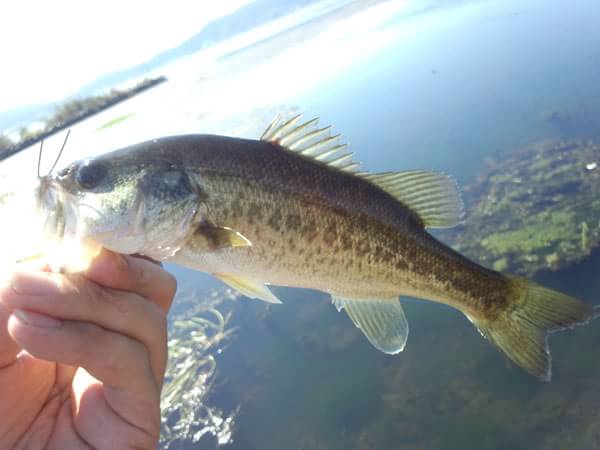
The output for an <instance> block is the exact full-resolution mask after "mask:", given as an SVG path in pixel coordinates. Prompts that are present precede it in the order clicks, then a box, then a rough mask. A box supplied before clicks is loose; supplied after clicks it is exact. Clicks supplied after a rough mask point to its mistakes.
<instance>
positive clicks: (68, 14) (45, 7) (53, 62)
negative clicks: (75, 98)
mask: <svg viewBox="0 0 600 450" xmlns="http://www.w3.org/2000/svg"><path fill="white" fill-rule="evenodd" d="M251 1H252V0H219V1H215V0H196V1H186V0H169V1H168V2H166V1H154V0H149V1H139V0H128V1H121V0H103V1H95V2H86V1H76V0H75V1H73V0H53V1H45V0H19V1H7V2H3V5H2V9H1V14H2V19H3V20H2V25H1V26H0V55H1V57H2V63H0V64H1V67H2V69H1V70H0V111H6V110H9V109H13V108H15V107H18V106H22V105H28V104H35V103H46V102H52V101H57V100H60V99H62V98H64V97H65V96H68V95H70V94H72V93H74V92H75V91H77V90H78V89H79V88H80V87H82V86H83V85H85V84H86V83H88V82H90V81H93V80H94V79H96V78H97V77H98V76H100V75H102V74H104V73H107V72H111V71H114V70H119V69H123V68H127V67H130V66H133V65H136V64H138V63H141V62H143V61H146V60H148V59H150V58H152V57H153V56H154V55H156V54H157V53H160V52H162V51H164V50H167V49H170V48H173V47H176V46H177V45H179V44H181V43H182V42H184V41H185V40H187V39H188V38H190V37H191V36H192V35H194V34H195V33H197V32H199V31H200V30H201V29H202V27H203V26H204V25H205V24H207V23H208V22H210V21H211V20H214V19H215V18H218V17H220V16H223V15H227V14H229V13H231V12H233V11H235V10H236V9H237V8H239V7H240V6H242V5H244V4H247V3H251Z"/></svg>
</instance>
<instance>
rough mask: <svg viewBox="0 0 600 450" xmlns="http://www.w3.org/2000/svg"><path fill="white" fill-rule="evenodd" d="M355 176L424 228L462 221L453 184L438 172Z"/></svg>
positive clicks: (460, 206)
mask: <svg viewBox="0 0 600 450" xmlns="http://www.w3.org/2000/svg"><path fill="white" fill-rule="evenodd" d="M358 175H359V176H362V177H363V178H365V179H367V180H369V181H370V182H371V183H373V184H375V185H377V186H379V187H380V188H381V189H383V190H384V191H386V192H387V193H388V194H391V195H392V196H394V197H395V198H396V199H398V200H399V201H400V202H402V203H403V204H404V205H406V206H407V207H409V208H410V209H411V210H412V211H414V212H415V213H416V214H418V216H419V217H420V218H421V220H422V221H423V224H424V225H425V226H426V227H430V228H445V227H453V226H454V225H456V224H458V223H459V222H460V221H461V219H462V217H463V202H462V199H461V196H460V192H459V190H458V186H457V184H456V180H455V179H454V178H453V177H451V176H448V175H446V174H444V173H442V172H432V171H427V170H409V171H405V172H386V173H364V172H361V173H360V174H358Z"/></svg>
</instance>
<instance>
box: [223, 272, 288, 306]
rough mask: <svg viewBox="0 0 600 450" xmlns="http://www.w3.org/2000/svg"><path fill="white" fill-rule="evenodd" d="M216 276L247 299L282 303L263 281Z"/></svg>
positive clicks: (226, 274)
mask: <svg viewBox="0 0 600 450" xmlns="http://www.w3.org/2000/svg"><path fill="white" fill-rule="evenodd" d="M214 276H215V277H217V278H218V279H219V280H221V281H222V282H223V283H225V284H227V285H228V286H231V287H232V288H233V289H235V290H236V291H238V292H239V293H240V294H243V295H245V296H246V297H250V298H257V299H259V300H262V301H265V302H267V303H274V304H280V303H281V300H279V299H278V298H277V297H276V296H275V294H273V292H271V290H270V289H269V288H268V287H267V286H265V284H264V283H263V282H261V281H256V280H253V279H250V278H245V277H242V276H239V275H232V274H229V273H215V274H214Z"/></svg>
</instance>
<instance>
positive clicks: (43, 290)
mask: <svg viewBox="0 0 600 450" xmlns="http://www.w3.org/2000/svg"><path fill="white" fill-rule="evenodd" d="M61 281H62V277H60V275H56V274H51V273H44V272H19V273H16V274H15V275H13V277H12V279H11V281H10V285H11V287H12V289H13V290H14V291H15V292H16V293H17V294H22V295H50V294H57V293H58V292H59V291H60V284H61Z"/></svg>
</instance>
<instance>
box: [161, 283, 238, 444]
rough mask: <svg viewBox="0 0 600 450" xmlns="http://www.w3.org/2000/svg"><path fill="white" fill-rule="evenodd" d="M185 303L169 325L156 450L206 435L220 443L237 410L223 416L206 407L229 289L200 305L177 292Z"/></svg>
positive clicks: (226, 330)
mask: <svg viewBox="0 0 600 450" xmlns="http://www.w3.org/2000/svg"><path fill="white" fill-rule="evenodd" d="M182 297H184V298H187V301H188V302H191V300H192V299H193V300H194V303H190V304H189V305H186V307H185V308H183V309H182V310H183V312H182V313H180V314H176V315H175V316H174V317H173V319H172V320H171V322H170V326H169V342H168V349H169V362H168V365H167V370H166V374H165V384H164V387H163V393H162V399H161V409H162V417H163V419H162V429H161V439H160V445H161V448H165V449H166V448H169V447H170V445H171V444H172V443H174V442H180V443H181V442H183V441H186V442H198V441H200V439H202V438H203V436H205V435H207V434H210V435H212V436H213V437H214V440H216V442H217V443H218V444H219V445H222V444H225V443H228V442H230V440H231V435H232V431H233V424H234V420H235V416H236V414H237V411H232V412H228V413H226V412H224V411H222V410H219V409H217V408H213V407H211V406H209V405H208V403H207V396H208V394H209V393H210V391H211V388H212V387H213V383H214V382H215V379H216V374H217V364H216V361H215V355H216V354H219V353H221V352H222V351H223V348H224V347H225V346H226V345H227V342H228V340H229V338H230V336H231V334H232V333H233V329H232V328H231V327H229V326H228V324H229V320H230V317H231V312H227V313H223V312H222V310H224V309H226V308H225V307H224V302H225V301H226V300H228V299H232V298H235V294H233V293H232V292H231V291H230V290H227V291H225V292H223V291H213V292H211V293H210V294H209V295H208V298H206V299H202V301H199V299H198V298H196V297H193V296H192V295H191V294H189V293H185V292H184V293H180V294H178V301H181V300H182Z"/></svg>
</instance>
